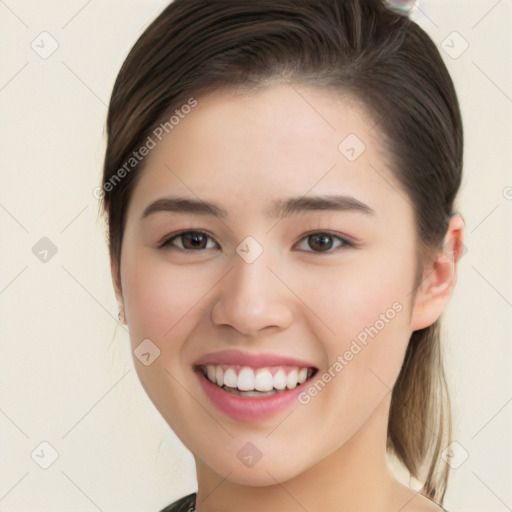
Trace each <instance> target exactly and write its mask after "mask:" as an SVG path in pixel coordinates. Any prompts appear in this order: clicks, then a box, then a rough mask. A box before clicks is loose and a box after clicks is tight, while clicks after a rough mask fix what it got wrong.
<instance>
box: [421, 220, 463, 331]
mask: <svg viewBox="0 0 512 512" xmlns="http://www.w3.org/2000/svg"><path fill="white" fill-rule="evenodd" d="M463 232H464V220H463V219H462V216H461V215H460V214H458V213H457V214H454V215H453V216H452V217H451V219H450V222H449V225H448V229H447V232H446V236H445V239H444V244H443V249H442V251H439V252H438V253H437V254H436V255H435V256H434V258H433V259H432V261H431V262H430V264H429V265H428V266H427V268H426V269H425V271H424V273H423V281H422V282H421V284H420V285H419V287H418V290H417V292H416V297H415V300H414V306H413V312H412V315H411V329H412V330H413V331H417V330H419V329H424V328H426V327H429V326H430V325H432V324H433V323H434V322H435V321H436V320H437V319H438V318H439V317H440V316H441V313H442V312H443V309H444V308H445V306H446V304H447V303H448V300H449V299H450V296H451V294H452V291H453V288H454V286H455V283H456V281H457V267H458V262H459V260H460V258H461V257H462V254H463V248H464V242H463Z"/></svg>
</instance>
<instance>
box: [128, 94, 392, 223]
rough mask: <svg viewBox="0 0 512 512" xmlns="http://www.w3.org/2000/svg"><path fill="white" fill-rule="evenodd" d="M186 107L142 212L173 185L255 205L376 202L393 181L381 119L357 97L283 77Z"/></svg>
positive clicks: (153, 173)
mask: <svg viewBox="0 0 512 512" xmlns="http://www.w3.org/2000/svg"><path fill="white" fill-rule="evenodd" d="M187 111H189V113H188V114H182V116H180V118H179V122H178V123H176V124H174V125H173V127H172V129H171V130H169V133H168V134H167V135H165V136H164V138H163V139H162V140H161V141H159V140H156V146H155V147H154V149H152V150H151V152H150V154H149V155H148V156H147V157H146V160H145V161H144V169H143V171H142V176H141V179H140V180H139V181H138V183H137V186H136V188H135V190H134V193H133V196H132V202H133V203H134V204H135V208H137V209H138V210H139V213H140V209H141V208H143V207H144V203H147V202H148V201H150V200H154V199H157V198H158V196H159V195H161V196H162V197H163V196H164V193H165V192H168V193H171V192H173V193H177V194H181V195H184V194H186V195H189V196H197V197H198V198H203V199H214V200H215V202H221V203H223V204H225V205H226V208H227V209H228V210H229V205H231V206H232V207H233V208H234V209H237V208H243V209H244V210H251V209H254V212H256V211H258V212H261V211H262V210H264V209H265V205H266V204H267V203H268V202H269V200H270V199H271V197H272V196H276V197H284V196H297V195H304V194H307V193H313V192H316V193H318V194H330V193H339V194H347V195H354V196H355V195H357V196H358V198H359V199H360V200H361V201H364V202H367V203H369V202H371V201H373V202H375V200H376V198H377V197H378V196H379V191H380V192H389V185H386V180H387V181H388V182H393V181H394V177H393V175H392V173H391V172H390V168H389V165H388V162H387V161H386V152H385V151H384V149H383V147H382V143H381V139H380V134H379V132H378V129H376V124H375V122H374V120H373V119H372V117H371V116H370V115H369V114H368V112H367V110H366V109H365V108H364V106H363V105H362V104H361V103H360V102H358V101H357V100H356V99H355V98H353V97H351V96H349V95H341V94H337V95H335V94H334V93H331V92H327V91H325V90H320V89H314V88H304V87H299V86H295V85H293V86H292V85H290V84H281V85H275V86H272V87H269V88H267V89H264V90H259V91H257V92H254V91H253V92H248V93H235V92H233V91H230V90H221V91H216V92H214V93H211V94H208V95H206V96H203V97H199V98H197V105H196V106H195V107H194V108H192V109H187ZM383 177H384V178H385V179H383ZM395 185H396V186H399V185H398V184H397V183H395ZM386 187H388V190H387V191H386V190H385V188H386ZM381 195H382V194H381ZM382 199H384V198H382ZM377 202H378V201H377Z"/></svg>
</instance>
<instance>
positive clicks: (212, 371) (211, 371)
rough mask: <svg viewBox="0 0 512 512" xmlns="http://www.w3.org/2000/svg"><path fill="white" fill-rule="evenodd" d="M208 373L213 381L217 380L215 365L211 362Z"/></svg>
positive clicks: (207, 369)
mask: <svg viewBox="0 0 512 512" xmlns="http://www.w3.org/2000/svg"><path fill="white" fill-rule="evenodd" d="M206 374H207V375H208V378H209V379H210V380H211V381H212V382H217V378H216V373H215V366H212V365H211V364H209V365H208V366H207V367H206Z"/></svg>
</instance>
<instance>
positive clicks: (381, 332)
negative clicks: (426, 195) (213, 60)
mask: <svg viewBox="0 0 512 512" xmlns="http://www.w3.org/2000/svg"><path fill="white" fill-rule="evenodd" d="M188 110H189V109H188V108H187V109H186V111H188ZM169 132H170V133H169V135H168V136H166V137H165V138H164V139H163V140H162V141H158V139H155V140H156V142H157V144H156V147H155V148H153V149H151V151H150V154H149V156H147V157H146V158H147V161H146V162H145V165H146V167H145V169H144V171H143V174H142V176H141V179H140V181H139V182H138V183H137V186H136V187H135V189H134V192H133V195H132V197H131V200H130V204H129V208H128V211H127V222H126V229H125V233H124V239H123V246H122V257H121V286H122V300H123V301H124V307H125V312H126V317H127V320H128V325H129V329H130V337H131V346H132V350H133V351H134V362H135V366H136V369H137V373H138V376H139V378H140V380H141V382H142V385H143V386H144V389H145V390H146V392H147V394H148V395H149V397H150V399H151V400H152V401H153V403H154V404H155V406H156V407H157V409H158V410H159V411H160V413H161V414H162V416H163V417H164V418H165V420H166V421H167V422H168V424H169V425H170V426H171V427H172V429H173V430H174V432H175V433H176V434H177V435H178V436H179V437H180V438H181V440H182V441H183V442H184V444H185V445H186V446H187V447H188V448H189V449H190V450H191V451H192V453H193V454H194V455H195V457H196V460H197V461H200V463H201V464H202V465H206V466H209V467H210V468H211V469H213V470H214V471H215V472H217V473H218V474H220V475H224V476H225V475H228V474H229V480H231V481H233V482H238V483H244V484H251V485H267V484H271V483H275V480H278V481H285V480H288V479H290V478H292V477H294V476H297V475H299V474H300V473H303V472H304V471H306V470H307V469H309V468H312V467H313V466H314V465H315V464H317V463H319V462H320V461H321V460H323V459H324V458H326V457H327V456H329V455H331V454H333V453H334V452H336V451H337V450H339V449H343V447H346V446H348V442H349V440H350V439H351V438H352V439H357V436H359V435H363V432H365V434H364V435H365V436H367V438H366V439H367V440H368V439H370V438H372V439H377V438H378V439H379V440H380V441H382V440H385V433H386V430H385V429H386V427H387V425H386V422H385V419H386V413H382V411H383V410H384V411H387V408H388V405H389V395H390V389H391V388H392V386H393V384H394V382H395V380H396V378H397V375H398V372H399V370H400V367H401V364H402V360H403V357H404V353H405V349H406V346H407V343H408V340H409V337H410V335H411V332H412V331H413V330H414V329H415V328H417V327H415V325H414V322H415V316H414V312H413V311H412V309H411V308H412V306H413V304H412V301H411V297H412V296H411V292H412V291H413V288H414V279H415V275H416V258H415V254H416V253H415V243H416V242H415V241H416V238H415V223H414V217H413V210H412V207H411V204H410V203H409V201H408V199H407V196H406V194H405V192H403V191H402V190H401V188H400V185H399V184H398V183H397V181H396V180H395V178H394V177H393V175H392V173H391V171H390V167H389V164H388V162H387V161H386V158H385V153H384V151H383V148H382V146H381V145H380V139H379V133H378V128H377V127H375V124H374V122H373V121H372V119H371V118H370V117H369V116H368V115H367V114H366V113H365V111H364V110H363V109H362V108H361V106H360V105H358V104H357V103H356V102H355V101H353V100H351V99H350V98H349V97H348V96H344V97H341V98H340V97H337V98H336V97H334V96H333V95H331V94H329V93H327V92H325V91H320V90H312V89H305V88H292V87H290V86H288V85H278V86H272V87H270V88H268V89H265V90H263V91H259V92H257V93H252V94H250V95H235V94H234V93H230V92H227V91H226V92H215V93H213V94H210V95H208V96H206V97H201V98H198V103H197V105H196V106H195V107H193V108H191V109H190V112H189V113H188V114H186V115H182V116H181V117H180V120H179V123H176V124H174V125H173V128H172V130H169ZM327 196H328V197H327ZM176 198H181V199H186V200H187V201H188V202H185V201H182V202H181V203H180V202H175V201H174V202H173V201H172V199H176ZM329 198H330V199H329ZM164 199H168V200H169V201H167V203H165V201H164V202H161V203H159V204H156V205H153V207H152V208H150V211H148V210H146V209H147V208H148V207H150V205H152V204H153V203H154V202H155V201H158V200H164ZM289 201H290V203H289V204H288V206H289V207H288V208H287V207H286V206H287V203H288V202H289ZM204 203H214V204H215V205H216V208H218V210H213V209H209V208H208V207H206V206H205V205H204ZM194 205H195V206H194ZM201 205H202V206H201ZM145 212H146V214H145ZM190 231H194V232H196V233H195V234H194V233H188V236H187V233H185V236H180V233H182V232H190ZM165 240H167V241H168V243H167V244H166V245H165V246H163V247H161V245H162V243H163V242H164V241H165ZM312 373H314V375H312V376H311V374H312ZM208 376H209V377H208ZM305 378H308V380H307V381H306V382H302V381H303V380H304V379H305ZM217 379H218V381H219V383H221V382H224V381H225V384H224V388H221V387H219V385H218V384H214V383H212V382H211V380H214V381H217ZM228 388H229V389H228ZM238 388H241V389H242V390H245V391H243V392H242V393H241V394H240V390H239V392H238V393H239V394H237V393H236V392H235V393H233V392H232V391H233V390H234V389H238ZM254 388H256V392H254V391H253V392H252V393H251V392H250V390H251V389H253V390H254ZM283 388H284V389H283ZM257 389H259V390H260V391H257ZM269 389H270V391H268V390H269ZM248 390H249V391H248ZM265 390H267V391H265ZM254 395H256V396H254ZM376 417H378V418H379V420H378V421H377V420H375V418H376ZM365 425H366V427H367V428H363V427H365ZM370 425H372V426H371V428H370V427H369V426H370ZM368 436H370V437H368ZM380 441H379V442H380ZM370 444H371V443H370ZM375 446H376V445H375ZM382 449H384V447H382Z"/></svg>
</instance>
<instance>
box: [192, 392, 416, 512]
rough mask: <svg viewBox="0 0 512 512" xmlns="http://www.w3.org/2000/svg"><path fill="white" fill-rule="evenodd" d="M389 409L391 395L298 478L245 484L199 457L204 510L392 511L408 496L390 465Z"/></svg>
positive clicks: (200, 501) (199, 497) (200, 502)
mask: <svg viewBox="0 0 512 512" xmlns="http://www.w3.org/2000/svg"><path fill="white" fill-rule="evenodd" d="M389 405H390V395H387V396H386V398H385V399H384V400H383V401H382V402H381V404H380V405H379V406H378V407H377V409H376V410H375V411H374V412H373V414H372V415H371V416H370V418H368V420H367V421H366V423H365V424H364V425H363V426H362V427H361V428H360V429H359V431H357V432H356V434H354V436H352V438H351V439H350V440H349V441H347V442H346V443H345V444H344V445H343V446H341V447H340V448H338V449H337V450H336V451H335V452H333V453H332V454H330V455H329V456H327V457H326V458H324V459H322V460H320V461H319V462H318V463H317V464H315V465H314V466H312V467H310V468H309V469H308V470H306V471H304V472H303V473H301V474H299V475H297V476H296V477H293V478H291V479H290V480H287V481H283V482H278V481H275V484H274V485H269V486H263V487H253V486H248V485H239V484H237V483H233V482H231V481H229V480H228V478H225V477H222V476H220V475H218V474H217V473H215V472H213V471H212V470H211V468H209V467H208V466H206V465H205V464H203V463H202V462H201V461H200V460H199V459H196V468H197V480H198V493H197V503H196V507H197V510H198V512H213V511H220V510H222V511H225V512H231V511H233V512H234V511H239V510H244V511H247V512H257V511H261V510H265V511H269V512H270V511H276V512H277V511H279V512H284V511H286V512H304V510H308V511H314V510H339V511H344V510H372V511H376V512H377V511H381V510H382V511H384V510H389V508H387V507H388V506H389V505H390V504H391V503H393V504H395V503H401V501H397V496H398V495H400V496H401V497H402V498H403V497H405V495H404V486H402V485H401V484H399V483H398V482H397V480H396V479H395V478H394V477H393V475H392V474H391V472H390V470H389V468H388V465H387V462H386V441H387V424H388V416H389ZM408 496H409V499H410V495H408ZM404 504H405V501H404ZM398 508H400V507H398Z"/></svg>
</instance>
